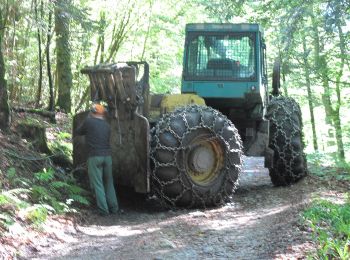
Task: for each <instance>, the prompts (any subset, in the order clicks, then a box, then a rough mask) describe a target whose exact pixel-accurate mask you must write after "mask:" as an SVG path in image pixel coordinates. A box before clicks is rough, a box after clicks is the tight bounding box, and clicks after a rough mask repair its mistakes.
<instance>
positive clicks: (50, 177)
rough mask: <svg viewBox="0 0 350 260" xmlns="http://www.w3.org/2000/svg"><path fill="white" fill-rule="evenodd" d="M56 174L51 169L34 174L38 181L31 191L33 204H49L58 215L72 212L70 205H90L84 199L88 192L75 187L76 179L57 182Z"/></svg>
mask: <svg viewBox="0 0 350 260" xmlns="http://www.w3.org/2000/svg"><path fill="white" fill-rule="evenodd" d="M54 173H55V172H54V170H53V169H51V168H50V169H48V170H46V169H44V170H43V171H41V172H37V173H35V174H34V176H35V180H37V181H36V184H35V185H33V187H32V189H31V191H32V200H33V202H36V203H43V204H48V205H50V206H52V208H53V210H54V211H55V212H56V213H62V212H65V211H70V208H69V207H68V205H69V206H71V205H72V204H77V205H79V204H80V205H89V201H88V200H87V199H86V198H85V197H84V194H85V195H86V191H85V190H84V189H82V188H80V187H79V186H77V185H75V184H74V179H72V178H70V179H69V178H67V179H66V180H65V181H56V180H54ZM74 202H75V203H74Z"/></svg>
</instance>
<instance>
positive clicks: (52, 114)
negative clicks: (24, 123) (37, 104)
mask: <svg viewBox="0 0 350 260" xmlns="http://www.w3.org/2000/svg"><path fill="white" fill-rule="evenodd" d="M12 110H13V111H15V112H25V113H31V114H37V115H41V116H44V117H47V118H49V119H50V122H51V123H56V113H55V112H52V111H48V110H41V109H35V108H24V107H13V108H12Z"/></svg>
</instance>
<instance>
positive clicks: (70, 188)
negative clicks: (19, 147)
mask: <svg viewBox="0 0 350 260" xmlns="http://www.w3.org/2000/svg"><path fill="white" fill-rule="evenodd" d="M0 174H5V177H6V178H7V180H8V181H9V183H10V187H13V188H11V189H8V190H1V193H0V232H1V231H6V230H8V228H9V227H10V226H11V225H12V224H13V223H14V222H15V220H16V219H21V220H22V221H25V222H26V223H30V224H32V225H33V226H37V227H38V226H40V224H42V223H43V222H45V220H46V218H47V216H48V215H50V214H63V213H68V212H76V207H77V206H82V205H89V200H88V199H87V196H88V192H87V191H85V190H84V189H82V188H81V187H79V186H77V184H76V181H75V179H74V177H73V176H72V175H69V174H66V173H65V174H62V173H59V172H57V171H56V170H55V169H54V168H48V169H43V170H41V171H39V172H36V173H34V174H33V176H32V178H28V177H23V176H19V175H18V174H17V173H16V170H15V168H9V169H8V170H7V172H6V173H3V172H0Z"/></svg>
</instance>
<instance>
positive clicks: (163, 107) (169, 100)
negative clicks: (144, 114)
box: [160, 94, 205, 114]
mask: <svg viewBox="0 0 350 260" xmlns="http://www.w3.org/2000/svg"><path fill="white" fill-rule="evenodd" d="M192 104H196V105H200V106H205V101H204V99H203V98H201V97H199V96H197V95H195V94H173V95H169V96H164V97H163V99H162V101H161V103H160V112H161V114H165V113H169V112H172V111H174V110H175V109H176V108H178V107H183V106H187V105H192Z"/></svg>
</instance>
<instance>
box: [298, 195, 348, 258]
mask: <svg viewBox="0 0 350 260" xmlns="http://www.w3.org/2000/svg"><path fill="white" fill-rule="evenodd" d="M303 218H304V220H305V223H306V225H308V226H309V227H310V228H311V229H312V232H313V237H314V240H315V241H316V243H317V251H316V255H314V256H312V258H313V259H315V258H316V259H342V260H348V259H350V200H349V198H348V199H347V201H346V203H344V204H336V203H332V202H330V201H327V200H316V201H314V202H313V204H312V205H311V206H310V207H309V208H308V209H306V210H305V211H304V213H303Z"/></svg>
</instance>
